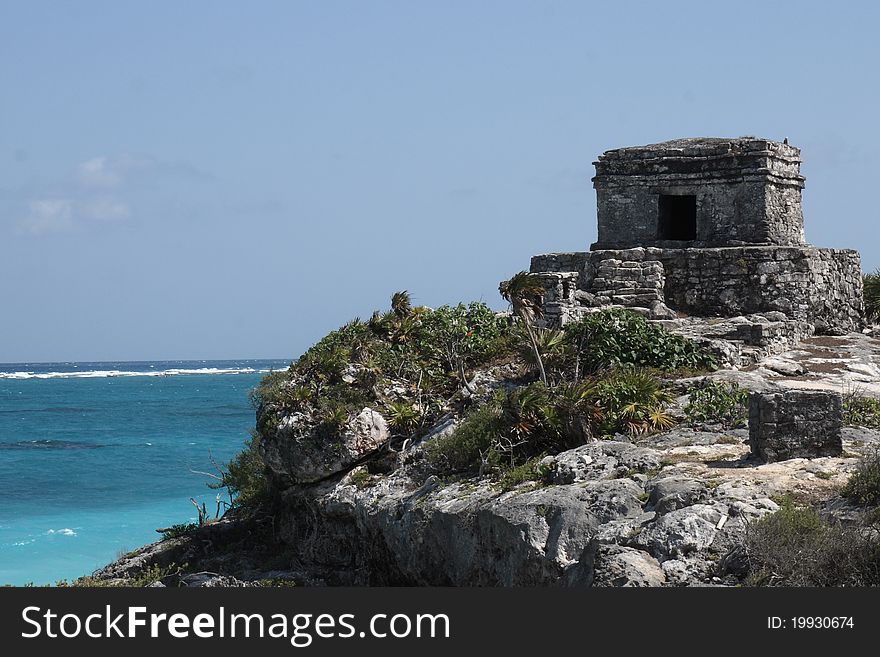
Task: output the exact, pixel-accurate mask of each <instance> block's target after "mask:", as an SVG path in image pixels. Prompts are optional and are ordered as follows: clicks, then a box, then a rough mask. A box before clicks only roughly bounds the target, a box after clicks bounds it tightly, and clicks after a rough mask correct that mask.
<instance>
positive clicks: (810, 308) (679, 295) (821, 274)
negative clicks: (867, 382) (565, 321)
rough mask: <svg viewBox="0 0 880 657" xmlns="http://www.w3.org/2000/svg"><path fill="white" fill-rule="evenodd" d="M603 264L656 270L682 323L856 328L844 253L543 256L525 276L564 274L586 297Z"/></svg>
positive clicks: (647, 251)
mask: <svg viewBox="0 0 880 657" xmlns="http://www.w3.org/2000/svg"><path fill="white" fill-rule="evenodd" d="M606 260H610V261H612V262H617V263H625V262H639V263H648V262H657V263H662V273H663V276H664V277H665V285H664V288H663V290H664V291H663V298H664V300H665V303H666V305H667V306H669V307H670V308H672V309H673V310H676V311H678V312H681V313H685V314H688V315H696V316H700V317H713V316H717V317H733V316H736V315H747V314H753V313H767V312H781V313H783V314H784V315H785V316H786V317H788V318H790V319H793V320H802V321H807V322H809V323H810V324H812V325H813V326H814V327H815V330H816V332H817V333H830V334H843V333H848V332H850V331H854V330H860V329H861V327H862V313H863V299H862V273H861V262H860V259H859V254H858V252H857V251H853V250H849V249H820V248H816V247H807V246H804V247H778V246H749V247H727V248H711V249H660V248H655V247H648V248H635V249H623V250H601V251H590V252H584V253H568V254H552V253H551V254H545V255H540V256H535V257H534V258H532V265H531V270H532V271H533V272H557V273H558V272H563V271H566V270H567V269H568V268H570V267H571V268H573V269H568V271H577V272H578V274H579V276H578V279H577V287H578V289H579V290H583V291H585V292H593V287H594V281H595V280H596V279H597V278H598V279H599V280H600V281H603V277H601V276H600V275H599V273H600V270H601V269H602V267H603V262H604V261H606ZM614 266H615V267H618V268H619V265H617V264H615V265H614ZM602 285H603V286H604V285H605V283H604V281H603V282H602ZM573 296H575V297H576V293H575V294H573ZM575 302H576V298H575V300H574V301H572V303H575Z"/></svg>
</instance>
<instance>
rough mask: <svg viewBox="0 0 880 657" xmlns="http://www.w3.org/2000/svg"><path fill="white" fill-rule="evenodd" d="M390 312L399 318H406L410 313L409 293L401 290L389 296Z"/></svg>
mask: <svg viewBox="0 0 880 657" xmlns="http://www.w3.org/2000/svg"><path fill="white" fill-rule="evenodd" d="M391 312H393V313H394V314H395V315H397V316H398V317H400V318H403V317H406V316H407V315H409V314H410V313H411V312H412V301H411V299H410V296H409V292H407V291H406V290H401V291H400V292H395V293H394V294H392V295H391Z"/></svg>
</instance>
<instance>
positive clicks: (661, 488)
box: [96, 334, 880, 586]
mask: <svg viewBox="0 0 880 657" xmlns="http://www.w3.org/2000/svg"><path fill="white" fill-rule="evenodd" d="M878 365H880V340H878V339H877V338H876V337H874V336H873V335H869V334H852V335H847V336H840V337H829V336H822V337H809V338H807V339H805V340H803V341H802V342H801V343H800V344H798V345H797V346H796V347H795V348H792V349H785V350H779V353H775V354H773V355H765V356H763V357H759V358H758V359H757V362H755V363H753V364H750V365H748V366H745V367H742V368H738V369H725V370H720V371H718V372H714V373H712V374H709V375H707V376H708V378H712V379H722V380H729V381H734V382H736V383H738V384H740V385H741V386H743V387H746V388H749V389H752V390H767V389H771V388H775V387H782V388H804V389H828V390H835V391H838V392H846V391H851V390H853V389H856V388H857V389H858V390H859V391H861V393H862V394H880V366H878ZM700 378H703V377H700ZM478 381H479V377H478ZM693 382H694V379H685V380H679V381H677V382H676V383H675V385H676V386H677V387H678V388H679V390H680V391H683V390H685V389H686V388H687V386H688V385H689V384H691V383H693ZM482 384H483V385H484V386H491V385H498V380H497V378H493V377H492V376H484V377H483V381H482ZM686 402H687V398H686V397H685V396H681V397H679V398H678V400H677V401H676V403H675V405H674V408H673V414H677V415H679V417H681V409H682V408H683V406H684V404H685V403H686ZM454 426H455V419H454V418H447V419H446V420H444V422H441V423H438V427H437V430H436V431H435V432H434V435H433V436H431V435H429V436H428V437H426V438H425V439H423V440H422V441H421V444H416V445H406V446H405V448H403V449H401V450H400V451H395V452H390V453H386V454H384V456H383V457H382V459H381V461H382V462H383V463H384V465H382V464H379V465H376V464H372V465H368V464H361V465H357V466H355V467H353V468H352V469H349V470H348V471H347V472H342V473H338V474H337V475H335V476H331V477H328V478H325V479H322V480H319V481H314V482H312V483H309V484H297V485H291V486H290V487H289V488H288V489H287V490H286V491H285V493H284V495H283V500H282V502H281V504H280V505H279V506H278V507H276V509H275V510H274V511H273V512H272V513H270V514H266V515H264V516H260V517H249V518H241V517H239V518H236V517H234V516H233V517H230V518H227V519H225V520H222V521H220V522H217V523H212V524H210V525H207V526H205V527H202V528H200V529H198V530H196V531H195V532H192V533H190V534H189V535H187V536H184V537H181V538H175V539H170V540H167V541H161V542H159V543H156V544H153V545H151V546H147V547H145V548H142V549H141V550H138V551H136V552H134V553H132V554H131V555H128V556H126V557H123V558H122V559H120V560H119V561H117V562H115V563H114V564H111V565H110V566H108V567H106V568H104V569H103V570H101V571H99V572H98V573H96V581H102V582H114V581H124V580H125V579H126V578H130V577H132V576H133V575H134V574H136V573H140V572H143V571H144V570H145V569H146V568H148V567H153V568H157V567H165V566H168V565H169V564H172V563H176V564H182V563H186V564H188V566H187V568H186V571H185V572H186V574H180V573H175V574H174V575H173V576H172V575H167V576H163V577H162V578H157V579H158V580H159V581H158V582H157V585H159V584H161V583H163V582H164V583H166V584H184V585H191V586H206V585H208V586H210V585H219V586H230V585H252V584H254V583H263V584H266V583H279V582H289V583H295V584H330V585H478V586H479V585H486V586H495V585H525V586H529V585H538V586H544V585H569V586H572V585H594V586H670V585H671V586H711V585H735V584H738V583H740V581H741V575H742V574H743V573H742V569H743V564H742V563H741V558H739V557H738V552H737V550H736V549H735V548H736V546H737V545H738V544H739V543H740V542H741V540H742V535H743V531H744V528H745V527H746V526H747V524H748V523H750V522H753V521H755V520H757V519H759V518H761V517H762V516H764V515H765V514H768V513H772V512H774V511H776V510H777V509H778V505H779V502H780V500H781V499H783V498H784V497H785V496H791V497H792V498H794V499H795V500H797V501H800V502H804V503H810V504H812V505H814V506H817V507H819V508H821V509H822V510H823V512H824V513H826V514H830V515H834V516H838V517H847V516H854V515H856V514H857V513H858V510H857V509H855V508H853V507H851V506H850V505H849V504H848V503H846V502H845V501H844V500H843V498H841V496H840V494H839V491H840V488H841V486H842V485H843V483H844V482H845V481H846V479H847V477H848V476H849V474H850V473H851V471H852V470H853V468H854V466H855V464H856V462H857V458H858V456H859V455H860V454H862V453H863V452H864V451H865V450H867V449H871V448H873V447H876V446H880V432H877V431H872V430H869V429H862V428H855V427H847V428H845V429H844V432H843V446H844V450H843V454H842V455H841V456H840V457H824V458H815V459H803V458H798V459H791V460H786V461H781V462H776V463H762V462H760V461H757V460H755V459H754V458H753V457H752V456H751V455H750V450H749V445H748V429H746V428H736V429H722V428H720V427H713V426H708V427H699V428H694V427H688V426H684V425H681V424H680V425H678V426H677V427H675V428H673V429H672V430H670V431H666V432H663V433H659V434H654V435H650V436H645V437H640V438H638V439H636V438H632V439H630V438H627V437H624V436H622V435H619V436H617V437H616V439H615V440H609V441H597V442H593V443H589V444H587V445H584V446H581V447H578V448H576V449H572V450H569V451H566V452H563V453H561V454H557V455H555V456H550V457H547V458H545V459H544V461H543V462H542V466H543V467H544V469H545V472H546V473H547V476H546V477H545V481H544V482H542V483H541V484H539V483H536V482H526V483H523V484H521V485H519V486H518V487H516V488H513V489H512V490H503V489H502V487H501V486H500V485H499V484H498V483H497V482H494V481H492V480H491V479H490V478H488V477H482V478H481V477H475V478H468V479H461V480H449V479H447V480H444V479H441V478H439V477H437V476H436V475H433V474H431V473H430V472H429V471H428V470H426V468H425V463H424V460H423V459H422V457H421V454H422V450H423V448H424V445H425V444H427V442H428V441H430V440H431V439H432V438H435V437H436V435H437V434H443V433H445V432H448V431H451V430H452V429H453V428H454ZM375 434H376V427H375V426H374V425H372V424H371V425H370V427H369V431H367V432H366V435H367V437H370V438H371V439H375V438H376V436H375Z"/></svg>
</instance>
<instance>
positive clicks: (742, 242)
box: [531, 137, 863, 334]
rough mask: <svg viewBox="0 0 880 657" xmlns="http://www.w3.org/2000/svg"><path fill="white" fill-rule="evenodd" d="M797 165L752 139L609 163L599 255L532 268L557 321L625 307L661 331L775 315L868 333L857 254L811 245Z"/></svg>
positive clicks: (697, 144)
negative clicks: (687, 323)
mask: <svg viewBox="0 0 880 657" xmlns="http://www.w3.org/2000/svg"><path fill="white" fill-rule="evenodd" d="M800 163H801V159H800V150H799V149H797V148H795V147H794V146H790V145H789V144H787V143H778V142H773V141H769V140H766V139H758V138H755V137H740V138H736V139H726V138H725V139H721V138H696V139H677V140H674V141H668V142H663V143H660V144H651V145H648V146H637V147H629V148H619V149H615V150H610V151H607V152H605V153H603V154H602V155H601V156H600V157H599V159H598V161H597V162H595V163H594V164H595V166H596V176H595V177H594V178H593V185H594V187H595V188H596V196H597V209H598V228H599V230H598V240H597V241H596V243H594V244H593V245H592V246H591V247H590V251H588V252H577V253H551V254H544V255H538V256H535V257H533V258H532V263H531V271H532V272H533V273H537V274H540V275H541V277H542V278H543V279H544V283H545V288H546V295H545V313H546V315H547V317H548V321H550V322H558V323H564V322H565V321H568V320H569V319H572V318H576V317H578V316H580V315H582V314H583V313H584V312H589V309H591V308H595V307H598V306H608V305H618V306H624V307H630V308H635V309H640V311H641V312H643V313H644V314H646V315H648V316H650V317H652V318H655V319H669V318H674V317H676V316H681V315H691V316H699V317H734V316H739V315H749V314H756V313H775V314H776V316H779V317H781V315H780V314H782V315H784V316H785V318H787V319H789V320H792V321H797V322H800V323H802V324H803V323H807V324H809V325H810V326H811V327H812V330H815V331H817V332H820V333H833V334H839V333H846V332H849V331H853V330H857V329H859V328H861V326H862V306H863V301H862V278H861V263H860V259H859V254H858V252H857V251H854V250H849V249H823V248H817V247H814V246H811V245H809V244H807V243H806V242H805V241H804V220H803V213H802V211H801V190H802V189H803V187H804V177H803V176H802V175H801V173H800Z"/></svg>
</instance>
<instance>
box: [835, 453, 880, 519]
mask: <svg viewBox="0 0 880 657" xmlns="http://www.w3.org/2000/svg"><path fill="white" fill-rule="evenodd" d="M842 493H843V496H844V497H846V498H847V499H849V500H851V501H852V502H855V503H856V504H861V505H862V506H873V507H875V506H880V450H876V449H875V450H872V451H870V452H868V453H867V454H865V455H863V456H862V458H861V459H859V463H858V465H857V466H856V470H855V472H853V474H852V475H851V476H850V478H849V480H848V481H847V482H846V485H845V486H844V487H843V491H842Z"/></svg>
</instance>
